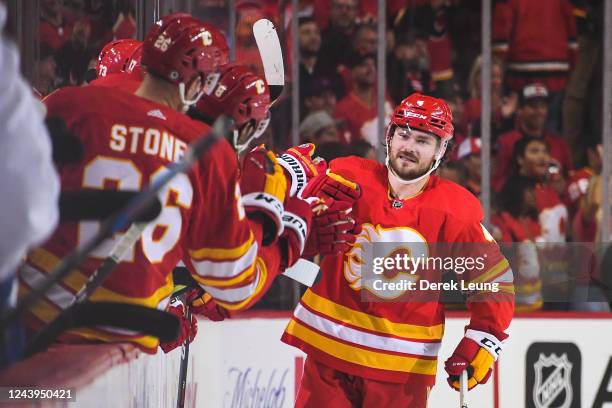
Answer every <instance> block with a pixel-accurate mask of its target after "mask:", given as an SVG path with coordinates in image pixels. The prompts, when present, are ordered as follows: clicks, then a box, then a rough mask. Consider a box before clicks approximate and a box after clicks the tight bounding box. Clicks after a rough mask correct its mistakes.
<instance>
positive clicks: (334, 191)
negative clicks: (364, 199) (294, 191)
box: [303, 172, 361, 204]
mask: <svg viewBox="0 0 612 408" xmlns="http://www.w3.org/2000/svg"><path fill="white" fill-rule="evenodd" d="M303 196H304V197H312V196H317V197H321V198H333V199H334V200H336V201H347V202H349V203H351V204H352V203H353V202H354V201H356V200H357V199H358V198H359V197H361V189H360V188H359V184H357V183H354V182H352V181H349V180H347V179H345V178H344V177H342V176H341V175H339V174H336V173H332V172H328V173H327V174H321V175H319V176H317V177H315V178H313V179H312V180H310V182H309V183H308V186H307V187H306V189H305V190H304V193H303Z"/></svg>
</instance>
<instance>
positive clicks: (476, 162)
mask: <svg viewBox="0 0 612 408" xmlns="http://www.w3.org/2000/svg"><path fill="white" fill-rule="evenodd" d="M480 145H481V142H480V139H479V138H476V137H468V138H466V139H464V140H463V141H462V142H461V143H460V144H459V147H458V148H457V160H459V162H461V164H462V165H463V167H464V168H465V174H466V179H465V184H464V186H465V188H467V189H468V190H469V191H470V192H471V193H472V194H474V195H475V196H476V197H478V196H480V174H481V173H480V166H481V161H480Z"/></svg>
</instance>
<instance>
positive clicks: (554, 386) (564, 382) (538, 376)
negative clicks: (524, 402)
mask: <svg viewBox="0 0 612 408" xmlns="http://www.w3.org/2000/svg"><path fill="white" fill-rule="evenodd" d="M572 366H573V365H572V363H571V362H570V361H569V360H568V358H567V354H566V353H563V355H561V357H558V356H557V355H556V354H555V353H552V354H550V356H548V357H547V356H546V355H545V354H544V353H540V357H539V359H538V361H537V362H536V363H535V364H534V365H533V369H534V372H535V384H534V386H533V402H534V404H535V406H536V407H537V408H553V407H554V408H569V407H570V406H571V404H572V400H573V390H572V381H571V378H572Z"/></svg>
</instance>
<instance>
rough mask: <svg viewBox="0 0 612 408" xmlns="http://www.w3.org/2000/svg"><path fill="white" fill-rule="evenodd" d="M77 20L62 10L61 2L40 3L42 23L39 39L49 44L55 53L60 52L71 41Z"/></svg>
mask: <svg viewBox="0 0 612 408" xmlns="http://www.w3.org/2000/svg"><path fill="white" fill-rule="evenodd" d="M74 22H75V19H74V17H73V16H71V15H70V14H68V13H66V12H65V11H64V10H63V9H62V2H61V0H41V1H40V21H39V22H38V38H39V41H40V43H43V42H44V43H47V45H49V46H50V47H51V49H52V50H53V51H58V50H59V49H60V48H62V46H63V45H64V44H65V43H66V42H67V41H68V40H70V36H71V35H72V27H73V26H74Z"/></svg>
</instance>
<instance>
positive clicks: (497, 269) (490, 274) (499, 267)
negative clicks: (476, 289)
mask: <svg viewBox="0 0 612 408" xmlns="http://www.w3.org/2000/svg"><path fill="white" fill-rule="evenodd" d="M508 268H510V264H508V261H507V260H506V259H505V258H504V259H502V260H501V261H499V262H498V263H497V264H495V265H494V266H493V267H492V268H491V269H489V270H488V271H487V272H485V273H483V274H482V275H479V276H477V277H475V278H474V279H472V280H471V282H473V283H480V282H489V281H491V279H492V278H494V277H495V276H497V275H499V274H500V273H502V272H503V271H505V270H506V269H508Z"/></svg>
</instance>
